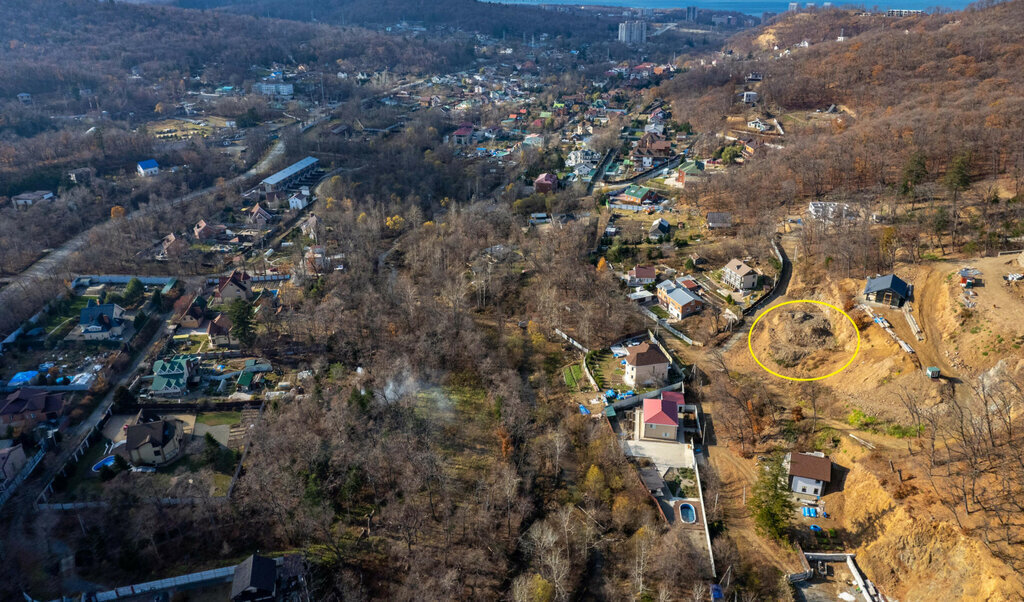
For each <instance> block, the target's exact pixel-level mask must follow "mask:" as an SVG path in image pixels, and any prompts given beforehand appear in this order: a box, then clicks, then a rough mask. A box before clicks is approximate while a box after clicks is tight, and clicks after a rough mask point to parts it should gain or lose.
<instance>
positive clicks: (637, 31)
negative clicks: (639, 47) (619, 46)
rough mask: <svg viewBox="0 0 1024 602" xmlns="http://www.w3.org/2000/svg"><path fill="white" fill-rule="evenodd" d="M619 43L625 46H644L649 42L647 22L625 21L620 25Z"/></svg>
mask: <svg viewBox="0 0 1024 602" xmlns="http://www.w3.org/2000/svg"><path fill="white" fill-rule="evenodd" d="M619 41H620V42H622V43H623V44H643V43H644V42H646V41H647V22H646V21H624V22H622V23H619Z"/></svg>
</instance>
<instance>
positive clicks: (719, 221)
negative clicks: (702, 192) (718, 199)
mask: <svg viewBox="0 0 1024 602" xmlns="http://www.w3.org/2000/svg"><path fill="white" fill-rule="evenodd" d="M707 220H708V229H709V230H721V229H723V228H732V214H731V213H727V212H722V211H709V212H708V216H707Z"/></svg>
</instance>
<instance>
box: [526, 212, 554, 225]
mask: <svg viewBox="0 0 1024 602" xmlns="http://www.w3.org/2000/svg"><path fill="white" fill-rule="evenodd" d="M526 223H528V224H530V225H531V226H543V225H544V224H550V223H551V216H550V215H548V214H547V213H531V214H530V217H529V218H527V220H526Z"/></svg>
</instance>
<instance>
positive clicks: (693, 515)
mask: <svg viewBox="0 0 1024 602" xmlns="http://www.w3.org/2000/svg"><path fill="white" fill-rule="evenodd" d="M679 518H681V519H683V522H684V523H695V522H697V511H696V510H694V509H693V506H691V505H690V504H679Z"/></svg>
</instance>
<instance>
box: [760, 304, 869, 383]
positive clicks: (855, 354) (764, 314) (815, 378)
mask: <svg viewBox="0 0 1024 602" xmlns="http://www.w3.org/2000/svg"><path fill="white" fill-rule="evenodd" d="M793 303H814V304H815V305H821V306H824V307H828V308H829V309H834V310H836V311H837V312H839V313H841V314H843V316H844V317H846V319H847V320H849V322H850V325H851V326H853V331H854V332H855V333H857V347H856V349H854V350H853V355H852V356H850V359H849V360H847V362H846V363H845V364H843V365H842V366H841V367H840V368H839V369H838V370H835V371H834V372H829V373H828V374H826V375H825V376H815V377H812V378H797V377H795V376H786V375H784V374H779V373H778V372H775V371H773V370H770V369H769V368H768V367H767V366H765V365H764V364H762V363H761V360H759V359H757V354H756V353H754V345H753V342H752V341H753V336H754V328H755V327H756V326H757V323H758V322H760V321H761V318H763V317H765V316H767V315H768V314H770V313H772V312H773V311H775V310H776V309H778V308H780V307H785V306H787V305H791V304H793ZM747 349H748V350H749V351H750V357H752V358H754V361H755V362H757V365H758V366H761V369H762V370H764V371H765V372H767V373H768V374H771V375H772V376H778V377H779V378H784V379H786V380H795V381H810V380H823V379H826V378H828V377H830V376H835V375H836V374H839V373H840V372H842V371H843V370H846V368H847V367H849V365H850V364H851V363H853V360H855V359H856V358H857V354H858V353H860V329H859V328H857V323H856V322H854V321H853V318H851V317H850V314H848V313H846V312H845V311H843V310H841V309H839V308H838V307H836V306H835V305H832V304H830V303H825V302H824V301H815V300H814V299H797V300H795V301H786V302H785V303H779V304H778V305H773V306H771V307H769V308H768V309H767V310H765V312H764V313H762V314H761V315H760V316H758V317H757V319H756V320H754V323H753V324H751V325H750V332H748V333H747Z"/></svg>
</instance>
